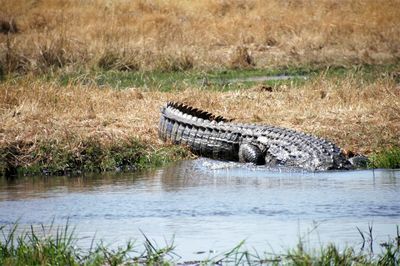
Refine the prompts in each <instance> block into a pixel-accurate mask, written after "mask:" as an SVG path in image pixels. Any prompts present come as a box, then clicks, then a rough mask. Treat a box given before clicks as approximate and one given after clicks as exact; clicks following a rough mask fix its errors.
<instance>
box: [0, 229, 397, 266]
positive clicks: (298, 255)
mask: <svg viewBox="0 0 400 266" xmlns="http://www.w3.org/2000/svg"><path fill="white" fill-rule="evenodd" d="M143 237H144V243H143V244H142V245H135V242H132V241H130V242H128V243H127V244H126V245H125V246H122V247H118V248H116V249H112V248H110V247H108V246H107V245H105V244H104V243H103V242H102V241H99V242H97V243H96V242H95V240H94V238H93V240H92V244H91V246H90V248H88V249H86V250H83V249H80V248H79V247H77V238H76V236H75V233H74V229H71V228H70V226H69V225H68V222H67V225H66V226H64V227H58V228H53V226H52V225H50V227H49V228H45V227H44V226H42V228H41V230H38V229H34V227H33V226H31V228H30V230H28V231H25V232H21V231H20V230H18V226H17V224H14V225H10V226H1V227H0V265H4V266H8V265H88V266H89V265H175V264H176V263H177V261H178V259H179V254H175V253H174V248H175V246H174V243H173V241H172V243H166V244H165V245H164V246H161V247H159V246H158V245H157V243H154V242H152V241H151V240H149V239H148V238H147V237H146V235H145V234H143ZM244 243H245V242H244V241H241V242H240V243H239V244H238V245H237V246H235V247H234V248H233V249H231V250H229V251H227V252H223V253H221V254H218V255H216V256H214V257H212V258H206V259H204V260H203V261H196V262H191V265H193V263H196V264H197V265H227V264H228V265H399V263H400V235H399V228H397V235H396V236H395V237H394V238H392V239H389V240H388V241H387V242H385V243H382V244H381V247H382V250H381V252H380V253H377V254H374V253H373V252H372V251H369V252H365V251H362V250H360V251H355V248H352V247H348V248H345V249H339V248H338V247H336V246H335V245H333V244H328V245H327V246H324V247H321V248H320V249H317V250H307V249H306V248H305V247H304V243H303V242H301V241H299V244H298V245H297V247H295V248H293V249H290V250H288V251H287V252H286V253H282V254H273V253H272V254H271V253H268V252H264V253H261V254H260V253H258V252H257V251H249V250H247V249H245V248H244ZM183 265H185V263H183Z"/></svg>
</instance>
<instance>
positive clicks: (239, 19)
mask: <svg viewBox="0 0 400 266" xmlns="http://www.w3.org/2000/svg"><path fill="white" fill-rule="evenodd" d="M0 6H2V9H1V11H0V79H1V81H0V123H1V126H0V159H1V160H0V172H1V173H2V174H7V175H9V174H15V173H16V172H18V171H22V172H25V173H38V172H45V173H60V174H62V173H68V172H71V171H75V170H76V171H103V170H114V169H118V170H119V169H136V168H142V167H144V166H145V165H148V164H153V163H154V164H155V165H160V164H162V163H163V162H167V161H171V160H175V159H181V158H188V157H190V156H191V155H190V154H189V153H188V152H187V151H186V150H185V149H182V148H171V146H168V145H166V144H163V143H161V142H160V141H159V140H158V137H157V126H158V117H159V109H160V107H161V106H162V105H163V104H165V102H167V101H170V100H173V101H182V102H184V103H186V104H190V105H194V106H196V107H200V108H203V109H206V110H208V111H212V112H215V113H216V114H219V115H223V116H226V117H229V118H233V119H235V121H240V122H248V123H266V124H272V125H276V126H283V127H289V128H293V129H296V130H301V131H305V132H307V133H312V134H315V135H317V136H320V137H324V138H328V139H330V140H332V141H334V142H336V143H337V144H338V145H339V146H341V147H342V148H344V149H345V150H346V151H349V152H354V153H364V154H367V155H373V156H372V158H373V159H374V161H373V164H374V166H376V167H383V166H384V167H399V162H400V158H399V153H398V147H399V146H400V133H399V132H400V116H399V113H400V102H399V98H400V97H399V96H400V89H399V81H400V63H399V62H400V61H399V59H400V54H399V51H400V28H399V27H398V25H400V3H399V1H396V0H388V1H383V2H379V3H378V2H376V1H372V0H367V1H341V2H340V3H337V2H336V1H330V0H324V1H300V0H293V1H287V2H285V3H282V2H281V1H275V0H271V1H268V2H265V1H261V0H250V1H240V0H237V1H230V0H224V1H212V0H204V1H200V2H196V3H194V2H193V1H184V0H165V1H145V0H139V1H124V0H115V1H106V0H87V1H78V0H71V1H66V0H42V1H23V0H15V1H7V0H0ZM271 75H294V76H296V77H294V78H293V79H289V80H278V81H276V80H270V81H264V82H246V81H240V82H232V81H231V80H232V79H235V78H248V77H260V76H271ZM304 77H306V78H304ZM388 156H389V157H390V158H391V159H387V158H388ZM382 158H383V159H382ZM18 169H19V170H18Z"/></svg>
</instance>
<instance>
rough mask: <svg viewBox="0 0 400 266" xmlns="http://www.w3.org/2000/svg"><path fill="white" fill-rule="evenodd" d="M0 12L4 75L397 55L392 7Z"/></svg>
mask: <svg viewBox="0 0 400 266" xmlns="http://www.w3.org/2000/svg"><path fill="white" fill-rule="evenodd" d="M0 6H1V7H2V8H1V11H0V21H2V23H3V22H4V25H5V27H6V26H7V25H9V24H7V25H6V22H7V23H8V22H11V21H12V23H14V25H17V26H18V32H13V31H9V30H2V32H4V34H1V33H0V62H1V64H2V65H3V66H5V68H6V70H7V71H11V72H15V71H17V72H26V71H50V70H52V69H54V68H59V67H68V69H70V68H73V69H81V68H85V67H89V68H93V67H105V68H106V69H107V68H110V67H111V68H116V69H123V70H124V69H125V70H136V69H155V68H161V69H163V67H165V66H167V67H166V69H167V70H168V69H171V64H172V65H173V64H174V63H175V62H178V63H181V64H182V61H183V65H184V66H185V68H190V67H195V68H209V67H237V63H238V62H237V60H236V59H237V58H236V57H237V49H241V48H240V47H243V48H244V49H246V50H247V51H248V55H249V56H250V57H249V58H252V59H251V60H252V61H251V64H253V63H254V64H255V65H256V66H257V67H265V66H277V65H298V64H303V65H304V64H323V65H327V64H328V65H329V64H355V63H356V64H360V63H368V64H375V63H386V62H393V61H396V60H398V59H399V58H400V52H399V51H400V27H399V25H400V2H399V1H398V0H386V1H376V0H343V1H334V0H321V1H306V0H290V1H283V2H282V1H278V0H271V1H264V0H246V1H244V0H203V1H188V0H163V1H161V0H155V1H148V0H138V1H126V0H114V1H108V0H90V1H80V0H43V1H25V0H13V1H10V0H0ZM2 27H3V26H2ZM3 28H4V27H3ZM238 47H239V48H238ZM246 54H247V53H246ZM245 59H246V58H245ZM245 61H246V60H245ZM231 63H233V65H231ZM178 68H179V67H178ZM172 69H174V66H172Z"/></svg>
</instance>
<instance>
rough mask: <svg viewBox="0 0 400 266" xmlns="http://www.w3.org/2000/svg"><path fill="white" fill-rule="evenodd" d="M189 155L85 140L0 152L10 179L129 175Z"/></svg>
mask: <svg viewBox="0 0 400 266" xmlns="http://www.w3.org/2000/svg"><path fill="white" fill-rule="evenodd" d="M189 154H190V153H189V152H188V151H187V150H185V149H184V148H182V147H181V146H170V147H161V148H154V147H152V146H151V145H147V144H145V143H143V142H141V141H139V140H137V139H135V138H133V139H130V140H127V141H119V142H113V143H111V144H103V143H101V142H100V141H99V140H96V139H87V140H84V141H81V142H80V143H79V145H73V146H68V144H65V143H63V144H61V143H58V142H57V141H47V142H43V143H35V144H34V143H23V142H18V143H17V142H16V143H10V144H8V146H6V147H2V148H0V158H1V164H0V173H1V174H2V175H5V176H12V175H33V174H48V175H65V174H73V173H81V172H104V171H125V170H129V171H131V170H140V169H145V168H150V167H157V166H161V165H163V164H166V163H169V162H172V161H174V160H179V159H183V158H186V157H188V156H189Z"/></svg>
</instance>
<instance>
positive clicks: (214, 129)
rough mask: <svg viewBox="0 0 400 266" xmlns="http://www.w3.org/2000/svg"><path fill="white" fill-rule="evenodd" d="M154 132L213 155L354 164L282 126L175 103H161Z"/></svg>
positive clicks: (297, 164) (323, 165)
mask: <svg viewBox="0 0 400 266" xmlns="http://www.w3.org/2000/svg"><path fill="white" fill-rule="evenodd" d="M158 134H159V137H160V138H161V139H162V140H164V141H170V142H172V143H174V144H182V145H186V146H188V147H190V149H191V151H192V152H193V153H195V154H197V155H199V156H204V157H208V158H212V159H219V160H227V161H239V162H242V163H253V164H256V165H266V166H269V167H275V166H283V167H294V168H299V169H305V170H309V171H325V170H331V169H353V168H354V166H353V165H352V163H351V160H349V159H348V158H347V157H346V155H345V154H344V152H343V151H342V150H341V149H340V148H339V147H338V146H337V145H335V144H334V143H332V142H330V141H328V140H326V139H322V138H318V137H316V136H313V135H310V134H306V133H303V132H299V131H295V130H292V129H288V128H283V127H277V126H271V125H257V124H241V123H234V122H233V120H231V119H227V118H225V117H223V116H216V115H214V114H212V113H209V112H207V111H203V110H200V109H197V108H194V107H191V106H189V105H185V104H183V103H178V102H168V103H167V104H166V105H164V106H163V107H162V108H161V117H160V124H159V129H158Z"/></svg>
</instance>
